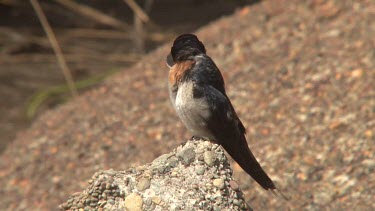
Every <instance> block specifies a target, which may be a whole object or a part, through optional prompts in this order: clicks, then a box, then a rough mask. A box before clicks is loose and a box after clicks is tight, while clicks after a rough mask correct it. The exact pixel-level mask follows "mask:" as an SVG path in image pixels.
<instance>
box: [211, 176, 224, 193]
mask: <svg viewBox="0 0 375 211" xmlns="http://www.w3.org/2000/svg"><path fill="white" fill-rule="evenodd" d="M213 184H214V186H215V187H217V188H219V189H220V190H221V189H223V188H224V187H225V184H224V180H223V179H221V178H219V179H214V181H213Z"/></svg>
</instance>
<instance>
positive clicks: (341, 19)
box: [0, 0, 375, 211]
mask: <svg viewBox="0 0 375 211" xmlns="http://www.w3.org/2000/svg"><path fill="white" fill-rule="evenodd" d="M31 3H33V6H32V4H31ZM37 3H39V4H40V5H39V4H37ZM38 8H39V9H38ZM37 14H38V15H37ZM42 14H45V16H46V18H47V20H48V22H49V24H50V27H51V28H52V30H53V32H55V35H56V40H57V43H58V45H54V47H55V48H56V46H60V48H61V52H62V54H63V55H64V58H65V60H66V63H67V67H68V71H62V70H64V69H65V70H66V68H62V67H64V62H62V61H61V58H60V59H59V61H60V62H57V59H56V55H59V54H56V55H55V53H54V49H53V48H52V47H51V41H52V43H54V42H53V39H49V38H47V36H46V33H45V30H47V31H49V30H48V27H46V24H43V26H42V25H41V21H42V22H45V21H43V15H42ZM184 32H194V33H196V34H197V35H198V37H199V39H200V40H202V41H203V43H204V44H205V46H206V49H207V52H208V55H209V56H211V57H212V58H213V60H214V61H215V63H216V65H217V66H218V67H219V68H220V70H221V72H222V74H223V77H224V79H225V82H226V91H227V94H228V97H229V98H230V99H231V102H232V103H233V105H234V107H235V109H236V112H237V114H238V116H239V117H240V118H241V120H242V122H243V123H244V125H245V127H246V129H247V140H248V144H249V146H250V148H251V149H252V151H253V153H254V155H255V156H256V157H257V159H258V160H259V162H260V163H261V164H262V166H263V168H264V169H265V170H266V172H267V173H268V174H269V175H270V177H271V178H272V179H273V180H274V181H275V182H276V183H277V185H278V186H279V187H280V188H281V189H282V190H283V191H285V192H286V193H287V194H288V195H290V196H291V198H292V199H291V201H290V202H289V203H285V202H284V201H282V200H279V199H277V198H275V197H273V196H272V195H271V194H269V193H267V192H266V191H264V190H262V189H261V187H259V185H257V184H256V183H255V182H254V180H252V179H251V178H250V177H249V176H248V175H247V174H246V173H244V171H242V170H241V168H240V167H239V166H238V165H237V164H236V163H233V162H232V163H231V167H232V168H233V171H234V174H233V176H234V178H235V180H236V181H238V184H239V186H240V187H241V190H242V191H243V192H244V194H245V198H246V200H247V202H248V203H249V204H250V206H251V207H253V208H254V209H255V210H375V203H374V200H375V198H374V196H375V177H374V176H373V175H375V154H374V151H375V40H374V37H375V1H374V0H356V1H353V0H308V1H301V0H264V1H245V0H243V1H240V0H202V1H200V0H178V1H176V0H158V1H150V0H145V1H138V0H137V1H132V0H106V1H104V0H102V1H99V0H90V1H89V0H87V1H80V0H52V1H51V0H40V1H36V0H30V1H24V0H0V97H1V98H0V116H1V118H0V145H1V147H0V149H1V151H2V153H1V154H0V187H1V188H0V196H1V197H0V210H11V211H13V210H56V208H57V206H58V205H59V204H61V203H63V202H64V201H66V200H67V199H68V197H69V195H71V194H73V193H75V192H77V191H82V190H83V189H84V188H86V187H87V181H88V180H89V179H90V178H91V177H92V175H93V174H94V173H95V172H98V171H99V170H106V169H111V168H112V169H115V170H124V169H128V168H130V167H132V166H133V167H134V166H138V165H141V164H145V163H147V162H150V161H152V160H154V159H155V158H156V157H158V156H160V155H162V154H165V153H169V152H170V151H171V150H173V149H175V148H176V147H177V146H179V145H180V144H181V143H184V141H185V140H186V139H188V138H190V137H191V134H189V133H188V132H187V131H186V129H185V127H184V126H183V125H182V123H181V121H180V120H179V119H178V117H177V115H176V113H175V111H174V110H173V108H172V106H171V104H170V100H169V96H168V92H167V70H168V68H167V67H166V65H165V56H166V55H167V54H168V53H169V51H170V47H171V42H172V41H173V39H174V37H175V36H177V35H178V34H180V33H184ZM49 34H51V33H49ZM50 37H51V36H50ZM55 44H56V43H55ZM158 46H160V47H158ZM57 49H58V47H57ZM57 51H59V50H57ZM104 79H105V80H104ZM69 84H70V85H69ZM72 87H73V88H72ZM74 87H75V88H74ZM75 89H77V90H78V97H72V96H75V95H77V94H75V91H74V90H75ZM73 98H74V99H73ZM31 123H32V124H31ZM15 134H17V136H16V135H15ZM5 146H7V147H5Z"/></svg>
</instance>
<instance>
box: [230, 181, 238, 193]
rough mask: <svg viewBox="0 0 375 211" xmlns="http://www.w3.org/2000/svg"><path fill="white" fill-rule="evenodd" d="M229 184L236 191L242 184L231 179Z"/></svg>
mask: <svg viewBox="0 0 375 211" xmlns="http://www.w3.org/2000/svg"><path fill="white" fill-rule="evenodd" d="M229 185H230V187H231V188H232V189H233V190H235V191H238V190H239V189H240V186H239V185H238V184H237V182H236V181H234V180H231V181H229Z"/></svg>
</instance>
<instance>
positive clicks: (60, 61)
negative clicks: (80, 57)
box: [30, 0, 78, 97]
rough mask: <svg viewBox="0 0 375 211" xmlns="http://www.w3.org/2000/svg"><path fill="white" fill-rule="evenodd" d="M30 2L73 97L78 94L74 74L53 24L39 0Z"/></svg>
mask: <svg viewBox="0 0 375 211" xmlns="http://www.w3.org/2000/svg"><path fill="white" fill-rule="evenodd" d="M30 3H31V5H32V6H33V8H34V10H35V13H36V14H37V16H38V19H39V21H40V23H41V24H42V27H43V29H44V31H45V32H46V34H47V37H48V40H49V41H50V43H51V46H52V48H53V51H54V52H55V55H56V58H57V61H58V64H59V65H60V68H61V69H62V72H63V74H64V77H65V80H66V81H67V84H68V87H69V90H70V92H71V94H72V96H73V97H76V96H78V93H77V90H76V88H75V86H74V82H73V77H72V74H71V72H70V70H69V68H68V65H67V64H66V61H65V58H64V55H63V54H62V50H61V48H60V46H59V44H58V42H57V39H56V36H55V34H54V33H53V30H52V28H51V26H50V25H49V23H48V20H47V18H46V16H45V15H44V13H43V10H42V8H41V7H40V4H39V2H38V0H30Z"/></svg>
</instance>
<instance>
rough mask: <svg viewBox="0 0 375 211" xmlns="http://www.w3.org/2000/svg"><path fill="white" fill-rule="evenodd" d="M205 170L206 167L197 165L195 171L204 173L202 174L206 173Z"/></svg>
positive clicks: (200, 173) (199, 173)
mask: <svg viewBox="0 0 375 211" xmlns="http://www.w3.org/2000/svg"><path fill="white" fill-rule="evenodd" d="M204 171H205V169H204V167H203V166H197V167H196V168H195V173H197V174H198V175H202V174H204Z"/></svg>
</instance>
